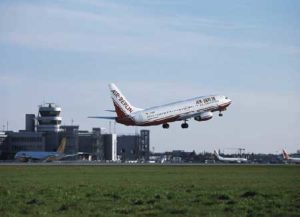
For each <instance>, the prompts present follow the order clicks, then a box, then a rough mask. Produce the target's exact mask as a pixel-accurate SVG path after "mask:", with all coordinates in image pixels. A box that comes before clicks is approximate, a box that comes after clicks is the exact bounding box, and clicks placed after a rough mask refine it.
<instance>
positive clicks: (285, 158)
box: [282, 149, 290, 160]
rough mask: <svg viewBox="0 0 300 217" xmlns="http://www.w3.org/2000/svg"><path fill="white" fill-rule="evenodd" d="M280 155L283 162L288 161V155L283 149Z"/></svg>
mask: <svg viewBox="0 0 300 217" xmlns="http://www.w3.org/2000/svg"><path fill="white" fill-rule="evenodd" d="M282 155H283V159H284V160H289V159H290V156H289V154H288V153H287V152H286V150H284V149H283V150H282Z"/></svg>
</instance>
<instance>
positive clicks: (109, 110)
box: [104, 109, 116, 112]
mask: <svg viewBox="0 0 300 217" xmlns="http://www.w3.org/2000/svg"><path fill="white" fill-rule="evenodd" d="M104 111H106V112H116V110H112V109H107V110H104Z"/></svg>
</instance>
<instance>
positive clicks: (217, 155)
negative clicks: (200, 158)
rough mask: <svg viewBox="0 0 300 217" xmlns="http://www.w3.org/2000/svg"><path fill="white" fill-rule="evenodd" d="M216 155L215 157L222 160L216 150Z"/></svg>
mask: <svg viewBox="0 0 300 217" xmlns="http://www.w3.org/2000/svg"><path fill="white" fill-rule="evenodd" d="M214 154H215V156H216V157H217V158H218V159H219V158H220V155H219V153H218V152H217V151H216V150H214Z"/></svg>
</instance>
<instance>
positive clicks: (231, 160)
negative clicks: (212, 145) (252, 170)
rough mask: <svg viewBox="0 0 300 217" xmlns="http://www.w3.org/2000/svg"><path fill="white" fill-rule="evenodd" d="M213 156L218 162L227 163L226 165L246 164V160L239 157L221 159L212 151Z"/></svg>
mask: <svg viewBox="0 0 300 217" xmlns="http://www.w3.org/2000/svg"><path fill="white" fill-rule="evenodd" d="M214 154H215V156H216V157H217V158H218V160H219V161H223V162H228V163H246V162H247V161H248V160H247V159H246V158H241V157H221V156H220V155H219V153H218V152H217V151H216V150H214Z"/></svg>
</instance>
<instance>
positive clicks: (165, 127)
mask: <svg viewBox="0 0 300 217" xmlns="http://www.w3.org/2000/svg"><path fill="white" fill-rule="evenodd" d="M162 127H163V128H164V129H169V127H170V125H169V124H163V125H162Z"/></svg>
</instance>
